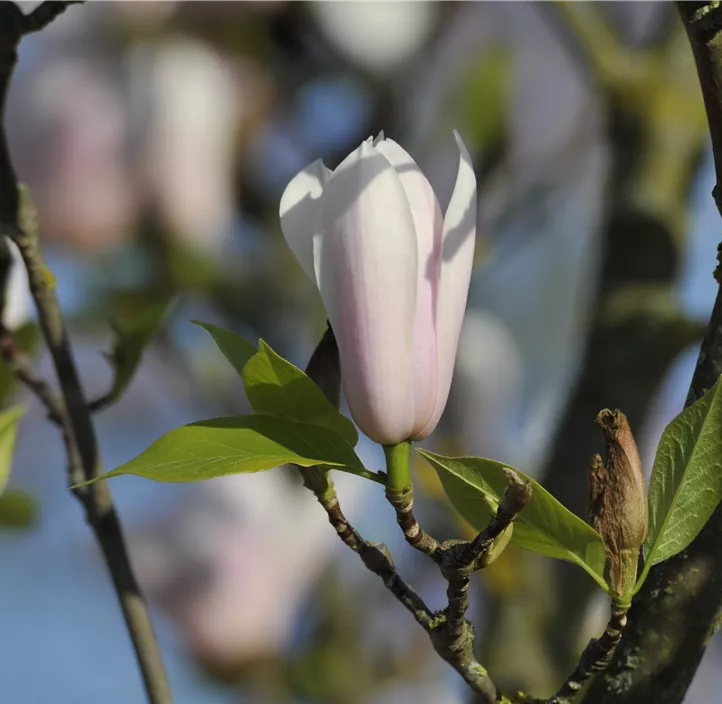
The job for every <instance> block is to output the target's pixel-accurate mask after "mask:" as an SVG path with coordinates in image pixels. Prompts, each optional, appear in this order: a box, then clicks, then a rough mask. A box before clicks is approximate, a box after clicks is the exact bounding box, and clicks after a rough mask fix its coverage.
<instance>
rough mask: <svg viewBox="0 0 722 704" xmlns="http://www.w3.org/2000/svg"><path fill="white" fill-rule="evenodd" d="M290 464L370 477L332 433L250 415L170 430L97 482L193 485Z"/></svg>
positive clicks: (353, 453)
mask: <svg viewBox="0 0 722 704" xmlns="http://www.w3.org/2000/svg"><path fill="white" fill-rule="evenodd" d="M289 462H292V463H294V464H298V465H301V466H302V467H311V466H314V465H324V466H328V467H333V468H337V469H341V470H344V471H347V472H351V473H353V474H359V475H361V476H365V475H367V474H368V472H367V471H366V470H365V469H364V466H363V465H362V464H361V460H359V458H358V457H357V456H356V453H355V452H354V451H353V448H352V447H351V446H350V445H349V444H348V443H347V442H346V441H345V440H344V439H343V438H341V437H339V436H338V435H336V434H335V433H333V432H332V431H330V430H328V429H326V428H322V427H319V426H318V425H313V424H310V423H298V422H295V421H292V420H287V419H284V418H278V417H274V416H264V415H254V416H233V417H228V418H213V419H211V420H204V421H200V422H198V423H191V424H190V425H184V426H181V427H180V428H176V429H175V430H171V431H170V432H169V433H167V434H166V435H164V436H163V437H161V438H160V439H159V440H156V441H155V442H154V443H153V444H152V445H151V446H150V447H149V448H148V449H147V450H146V451H145V452H143V453H141V454H140V455H139V456H138V457H136V458H135V459H133V460H131V461H130V462H127V463H126V464H124V465H122V466H120V467H118V468H117V469H114V470H113V471H111V472H107V473H106V474H104V475H103V476H102V477H99V479H109V478H110V477H116V476H119V475H122V474H136V475H138V476H141V477H146V478H147V479H154V480H155V481H160V482H195V481H202V480H204V479H212V478H213V477H220V476H223V475H226V474H241V473H248V472H261V471H263V470H266V469H272V468H273V467H277V466H279V465H283V464H287V463H289ZM93 481H98V480H97V479H96V480H93ZM88 483H92V482H88Z"/></svg>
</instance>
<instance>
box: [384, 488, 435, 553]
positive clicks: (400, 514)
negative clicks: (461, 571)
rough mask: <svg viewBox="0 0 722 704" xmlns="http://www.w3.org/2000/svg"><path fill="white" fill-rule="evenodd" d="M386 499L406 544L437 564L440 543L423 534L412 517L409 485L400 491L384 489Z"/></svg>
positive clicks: (412, 491) (412, 502)
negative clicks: (393, 512)
mask: <svg viewBox="0 0 722 704" xmlns="http://www.w3.org/2000/svg"><path fill="white" fill-rule="evenodd" d="M386 499H387V500H388V502H389V503H390V504H391V506H393V509H394V511H395V512H396V522H397V523H398V524H399V527H400V528H401V530H402V532H403V534H404V538H406V542H407V543H408V544H409V545H411V547H413V548H414V549H415V550H418V551H419V552H422V553H424V555H428V556H429V557H430V558H431V559H432V560H434V561H435V562H438V561H439V559H440V556H441V543H439V541H438V540H437V539H436V538H434V537H433V536H431V535H429V534H428V533H426V532H424V530H423V529H422V528H421V526H420V525H419V522H418V521H417V520H416V516H415V515H414V489H413V487H412V486H411V485H409V486H408V487H406V488H404V489H401V490H398V491H396V490H394V489H389V488H387V489H386Z"/></svg>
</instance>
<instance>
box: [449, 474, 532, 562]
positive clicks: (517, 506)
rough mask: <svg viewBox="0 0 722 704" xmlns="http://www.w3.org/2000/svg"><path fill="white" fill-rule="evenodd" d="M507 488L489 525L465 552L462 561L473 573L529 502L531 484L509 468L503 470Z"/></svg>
mask: <svg viewBox="0 0 722 704" xmlns="http://www.w3.org/2000/svg"><path fill="white" fill-rule="evenodd" d="M504 473H505V475H506V479H507V486H506V489H505V491H504V496H503V497H502V499H501V503H500V504H499V508H498V509H497V511H496V513H495V514H494V517H493V518H492V519H491V523H489V525H488V526H487V527H486V529H485V530H483V531H481V533H479V535H477V536H476V538H474V540H472V541H471V543H469V545H468V547H467V549H466V550H465V552H464V554H463V556H462V561H463V562H465V563H466V564H467V565H471V566H472V568H473V569H474V571H476V570H478V569H481V567H483V566H484V561H485V559H486V557H487V554H488V552H489V549H490V548H491V546H492V545H493V543H494V541H495V540H496V539H497V538H498V537H499V536H500V535H501V534H502V533H503V532H504V531H505V530H506V529H507V528H508V527H509V526H510V525H511V524H512V522H513V521H514V519H515V518H516V517H517V516H518V515H519V514H520V513H521V512H522V511H523V510H524V508H526V506H527V504H528V503H529V502H530V501H531V495H532V488H531V482H529V481H528V480H526V479H523V478H522V477H521V475H520V474H519V473H518V472H516V471H514V470H513V469H511V468H507V469H506V470H505V472H504Z"/></svg>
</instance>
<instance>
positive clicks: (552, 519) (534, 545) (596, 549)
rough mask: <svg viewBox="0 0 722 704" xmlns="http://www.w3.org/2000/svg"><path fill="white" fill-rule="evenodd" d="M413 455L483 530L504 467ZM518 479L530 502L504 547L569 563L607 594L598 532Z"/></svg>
mask: <svg viewBox="0 0 722 704" xmlns="http://www.w3.org/2000/svg"><path fill="white" fill-rule="evenodd" d="M417 451H418V452H419V453H420V454H421V455H422V456H423V457H425V458H426V459H427V460H428V461H429V462H430V463H431V466H432V467H433V468H434V469H435V470H436V473H437V474H438V475H439V479H441V483H442V484H443V486H444V491H445V492H446V495H447V496H448V497H449V499H450V501H451V503H452V504H453V506H454V508H455V509H456V510H457V511H458V512H459V513H460V514H461V515H462V516H463V517H464V519H465V520H466V521H468V522H469V523H470V524H471V525H472V526H473V527H474V528H475V529H476V530H479V531H481V530H483V529H484V528H486V527H487V525H488V524H489V521H490V520H491V517H492V515H493V514H494V513H495V512H496V509H497V508H498V506H499V503H500V501H501V497H502V496H503V494H504V490H505V489H506V485H507V482H506V477H505V475H504V468H505V467H508V465H505V464H503V463H501V462H496V461H495V460H488V459H482V458H481V457H443V456H442V455H437V454H434V453H431V452H427V451H425V450H417ZM517 471H518V470H517ZM519 474H521V475H522V476H523V477H525V478H526V479H528V480H529V481H530V482H531V483H532V487H533V489H532V497H531V501H530V502H529V504H528V506H527V507H526V508H525V509H524V510H523V511H522V512H521V513H520V514H519V515H518V516H517V518H516V520H515V521H514V533H513V534H512V537H511V541H510V542H509V544H510V545H512V546H515V547H518V548H523V549H525V550H531V551H532V552H536V553H539V554H540V555H546V556H548V557H555V558H558V559H561V560H567V561H569V562H574V563H576V564H577V565H579V566H580V567H582V568H583V569H585V570H586V571H587V572H588V573H589V574H590V575H591V576H592V578H593V579H594V580H595V581H596V582H597V583H598V584H599V585H600V586H601V587H602V588H603V589H605V590H608V587H607V585H606V583H605V581H604V564H605V561H606V554H605V550H604V543H603V542H602V538H601V536H600V535H599V533H597V532H596V531H595V530H594V529H593V528H592V527H591V526H590V525H588V524H587V523H585V522H584V521H583V520H582V519H581V518H579V517H578V516H575V515H574V514H573V513H572V512H571V511H569V509H567V508H565V507H564V506H563V505H562V504H560V503H559V502H558V501H557V500H556V499H555V498H554V497H553V496H552V495H551V494H550V493H549V492H548V491H547V490H546V489H545V488H544V487H543V486H541V485H540V484H538V483H537V482H535V481H534V480H533V479H531V478H529V477H526V475H524V474H523V473H522V472H519Z"/></svg>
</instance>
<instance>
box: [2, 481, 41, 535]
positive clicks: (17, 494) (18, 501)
mask: <svg viewBox="0 0 722 704" xmlns="http://www.w3.org/2000/svg"><path fill="white" fill-rule="evenodd" d="M38 513H39V512H38V502H37V500H36V499H35V497H34V496H33V495H32V494H29V493H28V492H27V491H23V490H21V489H8V490H7V491H6V492H5V493H4V494H3V495H2V496H0V528H10V529H15V528H30V527H31V526H33V525H35V524H36V523H37V521H38Z"/></svg>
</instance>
